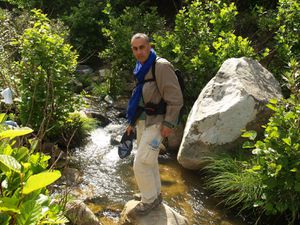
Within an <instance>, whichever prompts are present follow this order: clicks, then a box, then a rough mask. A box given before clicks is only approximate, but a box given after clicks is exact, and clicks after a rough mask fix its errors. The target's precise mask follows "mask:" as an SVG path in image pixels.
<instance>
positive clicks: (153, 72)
mask: <svg viewBox="0 0 300 225" xmlns="http://www.w3.org/2000/svg"><path fill="white" fill-rule="evenodd" d="M158 59H159V57H157V58H156V59H155V60H154V62H153V63H152V68H151V72H152V78H151V79H147V80H144V83H147V82H152V81H156V75H155V65H156V61H157V60H158Z"/></svg>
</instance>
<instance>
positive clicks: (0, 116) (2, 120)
mask: <svg viewBox="0 0 300 225" xmlns="http://www.w3.org/2000/svg"><path fill="white" fill-rule="evenodd" d="M5 118H6V115H5V113H0V123H3V122H4V120H5Z"/></svg>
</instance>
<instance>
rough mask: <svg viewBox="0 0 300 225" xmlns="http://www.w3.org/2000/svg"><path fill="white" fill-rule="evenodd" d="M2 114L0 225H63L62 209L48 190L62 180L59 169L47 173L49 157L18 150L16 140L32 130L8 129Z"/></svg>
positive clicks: (0, 134) (25, 148)
mask: <svg viewBox="0 0 300 225" xmlns="http://www.w3.org/2000/svg"><path fill="white" fill-rule="evenodd" d="M4 120H5V115H4V114H0V181H1V182H0V183H1V188H0V190H1V191H0V223H1V224H3V225H9V224H18V225H21V224H43V223H47V224H63V223H66V222H68V220H67V219H66V218H65V217H64V216H62V213H61V207H60V206H59V205H58V204H54V203H53V199H51V198H50V196H49V195H48V192H47V190H46V187H47V186H48V185H49V184H52V183H53V182H55V181H56V180H57V179H58V178H60V176H61V174H60V172H59V171H57V170H53V171H47V166H48V160H49V159H50V156H47V155H44V154H42V153H35V152H34V146H35V144H34V143H35V142H32V144H33V145H32V146H31V148H30V149H29V148H27V147H25V146H19V147H16V141H15V140H14V139H15V138H16V137H23V136H24V135H26V134H29V133H31V132H32V131H33V130H32V129H30V128H26V127H24V128H17V129H15V130H11V129H9V128H8V127H7V126H5V125H3V122H4Z"/></svg>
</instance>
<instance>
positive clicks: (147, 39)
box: [131, 33, 150, 44]
mask: <svg viewBox="0 0 300 225" xmlns="http://www.w3.org/2000/svg"><path fill="white" fill-rule="evenodd" d="M140 38H141V39H144V40H145V41H146V42H148V43H150V38H149V37H148V35H147V34H144V33H136V34H134V35H133V36H132V38H131V44H132V42H133V41H134V40H135V39H140Z"/></svg>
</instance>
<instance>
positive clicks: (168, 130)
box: [160, 126, 172, 138]
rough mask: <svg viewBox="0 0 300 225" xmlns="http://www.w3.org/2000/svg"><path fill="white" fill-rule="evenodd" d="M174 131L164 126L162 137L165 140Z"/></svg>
mask: <svg viewBox="0 0 300 225" xmlns="http://www.w3.org/2000/svg"><path fill="white" fill-rule="evenodd" d="M171 131H172V129H171V128H169V127H166V126H162V127H161V131H160V133H161V136H163V137H164V138H166V137H168V136H169V135H170V133H171Z"/></svg>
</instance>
